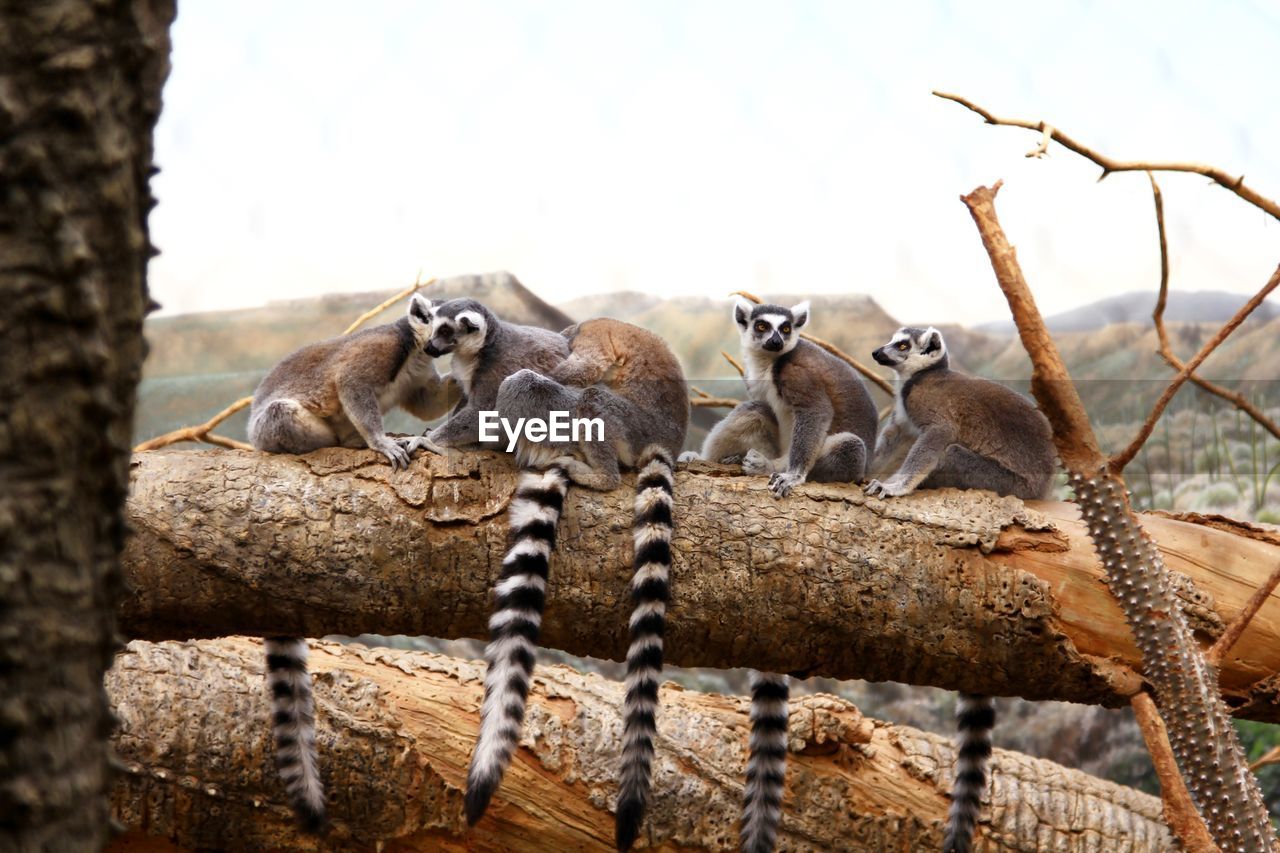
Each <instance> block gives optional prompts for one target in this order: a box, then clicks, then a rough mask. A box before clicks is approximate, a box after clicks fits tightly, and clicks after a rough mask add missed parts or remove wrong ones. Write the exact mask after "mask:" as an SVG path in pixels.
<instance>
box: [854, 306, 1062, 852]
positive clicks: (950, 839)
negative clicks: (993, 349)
mask: <svg viewBox="0 0 1280 853" xmlns="http://www.w3.org/2000/svg"><path fill="white" fill-rule="evenodd" d="M872 357H873V358H874V359H875V360H876V361H877V362H879V363H880V364H883V365H885V366H886V367H891V368H893V370H894V371H895V372H896V373H897V374H898V387H897V394H896V395H895V396H896V399H895V401H894V408H893V415H892V416H891V417H890V419H889V421H888V423H887V424H886V425H885V428H884V432H883V433H882V434H881V436H880V453H881V454H882V456H884V457H887V458H892V457H893V456H894V455H895V452H896V450H897V449H898V447H900V446H901V445H904V444H905V443H907V442H910V443H911V445H910V450H909V451H908V452H907V455H906V459H905V460H904V461H903V462H902V464H901V466H900V467H899V468H898V470H897V471H896V472H895V473H894V474H893V475H892V476H890V477H889V478H888V479H886V480H884V481H883V482H882V481H880V480H872V481H871V482H870V483H868V484H867V487H866V491H867V494H868V495H873V496H880V497H892V496H898V495H908V494H911V492H913V491H915V489H917V488H924V489H932V488H945V487H951V488H957V489H987V490H990V491H993V492H996V493H997V494H1000V495H1014V496H1017V497H1019V498H1022V499H1024V500H1032V499H1037V498H1045V497H1047V496H1048V493H1049V490H1050V488H1051V486H1052V483H1053V473H1054V469H1055V467H1056V461H1055V459H1056V455H1055V452H1054V447H1053V432H1052V430H1051V428H1050V427H1049V421H1048V420H1047V419H1046V418H1045V416H1044V414H1043V413H1041V412H1040V410H1039V409H1037V408H1036V407H1035V405H1034V404H1033V403H1032V402H1031V401H1030V400H1028V399H1027V398H1026V397H1024V396H1022V395H1021V394H1019V393H1017V392H1016V391H1012V390H1010V389H1009V388H1006V387H1005V386H1003V385H1000V384H999V383H996V382H992V381H990V380H988V379H981V378H979V377H976V376H967V375H965V374H963V373H958V372H956V371H954V370H951V369H950V367H949V366H948V361H949V360H948V358H947V345H946V342H945V341H943V339H942V333H941V332H939V331H938V330H937V329H934V328H932V327H930V328H927V329H919V328H913V327H904V328H901V329H899V330H898V331H897V332H895V333H894V335H893V337H892V338H891V339H890V340H889V343H887V344H885V345H884V346H882V347H880V348H879V349H877V350H875V351H874V352H873V353H872ZM956 723H957V727H958V729H959V736H958V744H957V750H956V772H955V781H954V784H953V787H952V792H951V810H950V814H949V815H948V817H947V829H946V837H945V842H944V845H943V849H944V850H945V851H946V853H968V851H969V850H970V849H972V846H973V834H974V830H975V829H976V826H977V820H978V814H979V812H980V810H981V807H982V792H983V790H984V789H985V788H986V765H987V760H988V759H989V758H990V757H991V730H992V728H993V727H994V726H995V706H994V705H993V704H992V701H991V699H990V697H987V696H981V695H978V694H974V693H961V694H960V699H959V702H958V703H957V705H956Z"/></svg>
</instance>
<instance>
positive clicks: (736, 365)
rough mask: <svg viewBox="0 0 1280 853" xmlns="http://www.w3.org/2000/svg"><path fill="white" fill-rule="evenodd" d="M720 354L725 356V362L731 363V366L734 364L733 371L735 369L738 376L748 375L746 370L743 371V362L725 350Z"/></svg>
mask: <svg viewBox="0 0 1280 853" xmlns="http://www.w3.org/2000/svg"><path fill="white" fill-rule="evenodd" d="M720 354H721V355H722V356H724V360H725V361H727V362H729V363H730V364H732V365H733V369H734V370H736V371H738V375H739V376H746V375H747V372H746V371H745V370H743V369H742V362H740V361H738V360H737V359H736V358H734V357H733V356H731V355H729V353H727V352H725V351H724V350H720Z"/></svg>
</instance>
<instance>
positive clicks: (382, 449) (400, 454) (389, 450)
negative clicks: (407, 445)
mask: <svg viewBox="0 0 1280 853" xmlns="http://www.w3.org/2000/svg"><path fill="white" fill-rule="evenodd" d="M373 449H374V450H376V451H378V452H379V453H381V454H382V455H383V456H385V457H387V459H388V460H389V461H390V462H391V467H392V469H393V470H396V471H400V470H402V469H404V468H408V467H409V451H407V450H405V449H404V447H402V446H401V445H400V442H399V441H398V440H396V439H393V438H388V437H387V436H385V435H384V436H383V437H382V441H380V442H378V446H377V447H375V448H373Z"/></svg>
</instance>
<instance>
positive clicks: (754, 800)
mask: <svg viewBox="0 0 1280 853" xmlns="http://www.w3.org/2000/svg"><path fill="white" fill-rule="evenodd" d="M790 695H791V685H790V682H789V681H788V679H787V676H785V675H772V674H765V673H759V672H757V673H753V674H752V676H751V749H750V752H749V754H748V757H747V787H746V796H745V797H744V799H743V803H742V831H741V840H742V853H771V851H772V850H773V846H774V844H775V843H776V842H777V840H778V824H779V822H780V821H781V820H782V785H783V781H784V780H785V778H786V771H787V699H788V698H789V697H790Z"/></svg>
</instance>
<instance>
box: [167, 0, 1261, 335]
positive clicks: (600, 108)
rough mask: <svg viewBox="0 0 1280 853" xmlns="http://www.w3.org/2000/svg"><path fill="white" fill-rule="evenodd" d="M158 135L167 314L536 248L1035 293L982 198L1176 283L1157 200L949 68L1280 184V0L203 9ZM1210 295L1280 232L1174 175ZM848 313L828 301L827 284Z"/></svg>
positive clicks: (590, 265)
mask: <svg viewBox="0 0 1280 853" xmlns="http://www.w3.org/2000/svg"><path fill="white" fill-rule="evenodd" d="M173 42H174V48H173V73H172V75H171V77H170V78H169V82H168V84H167V86H166V89H165V95H164V112H163V114H162V116H161V119H160V125H159V128H158V130H157V138H156V159H157V161H158V163H159V165H160V166H161V168H162V170H163V171H162V172H161V174H160V175H159V176H158V177H157V178H156V179H155V183H154V187H155V191H156V193H157V195H158V196H159V198H160V206H159V207H158V208H156V210H155V211H154V212H153V214H152V229H153V239H154V240H155V242H156V243H157V244H158V245H159V247H160V248H161V250H162V252H163V254H162V255H161V256H160V257H159V258H157V259H156V260H155V261H153V262H152V266H151V288H152V291H153V294H154V296H155V297H156V298H157V299H158V300H159V301H160V302H161V303H163V305H164V307H165V310H166V312H169V313H172V312H185V311H197V310H212V309H222V308H232V307H240V306H247V305H256V304H261V303H263V302H265V301H268V300H274V299H287V298H295V297H300V296H308V295H317V294H321V293H325V292H332V291H359V290H373V289H383V288H393V287H399V286H405V285H407V284H409V283H411V282H412V280H413V278H414V275H415V274H416V273H417V272H418V270H420V269H421V270H422V271H423V273H424V275H427V276H430V275H440V276H444V275H451V274H457V273H465V272H483V271H487V270H496V269H509V270H511V271H512V272H513V273H515V274H516V275H517V276H519V277H520V279H521V280H522V281H524V283H525V284H527V285H528V286H529V287H531V288H533V289H534V290H535V291H536V292H537V293H539V294H540V295H542V296H543V297H544V298H547V299H548V300H550V301H552V302H557V301H562V300H564V299H567V298H571V297H574V296H578V295H582V294H587V293H593V292H602V291H611V290H621V289H633V290H649V291H654V292H657V293H659V294H662V295H706V296H713V297H720V296H723V295H724V294H726V293H727V292H728V291H730V290H736V289H739V288H748V289H752V290H756V291H761V292H763V293H765V294H769V293H780V292H797V291H808V292H831V293H867V294H870V295H871V296H873V297H874V298H876V299H877V300H878V301H879V302H880V303H881V304H882V305H884V306H885V308H886V309H888V310H889V312H890V313H891V314H893V315H895V316H896V317H898V318H900V319H901V320H903V321H911V322H943V321H953V322H964V323H974V322H981V321H984V320H991V319H999V318H1001V317H1004V316H1006V315H1007V311H1006V310H1005V308H1004V306H1003V301H1002V298H1001V296H1000V293H999V291H998V289H997V288H996V286H995V284H994V281H993V278H992V275H991V271H990V267H989V265H988V263H987V260H986V257H985V255H984V254H983V252H982V249H981V245H980V243H979V241H978V238H977V234H976V232H975V230H974V227H973V224H972V221H971V220H970V219H969V217H968V215H967V213H966V212H965V209H964V207H963V206H962V205H961V204H960V202H959V201H958V196H959V195H960V194H961V193H963V192H966V191H968V190H970V189H972V188H973V187H974V186H976V185H978V184H979V183H990V182H992V181H994V180H995V179H997V178H1004V180H1005V188H1004V190H1003V191H1002V192H1001V194H1000V213H1001V218H1002V221H1003V223H1004V225H1005V228H1006V230H1007V231H1008V232H1009V234H1010V236H1011V238H1012V239H1013V241H1014V242H1015V244H1016V245H1017V247H1018V250H1019V257H1020V259H1021V261H1022V264H1023V267H1024V270H1025V272H1026V274H1027V277H1028V279H1029V281H1030V283H1031V285H1032V288H1033V289H1034V290H1035V292H1036V295H1037V298H1038V299H1039V301H1040V304H1041V307H1042V309H1044V310H1046V311H1049V312H1052V311H1058V310H1062V309H1066V308H1070V307H1074V306H1076V305H1079V304H1082V303H1084V302H1088V301H1091V300H1093V299H1096V298H1099V297H1101V296H1104V295H1107V294H1108V293H1112V292H1119V291H1125V290H1136V289H1150V290H1153V291H1154V288H1155V286H1156V283H1157V275H1158V256H1157V253H1156V242H1155V228H1154V221H1153V218H1152V213H1151V195H1150V189H1149V185H1148V183H1147V180H1146V178H1145V176H1143V175H1142V174H1140V173H1136V174H1120V175H1113V176H1112V177H1110V178H1108V179H1107V180H1106V181H1104V182H1102V183H1101V184H1099V183H1097V182H1096V180H1095V179H1096V177H1097V170H1096V169H1095V168H1094V167H1093V166H1092V165H1090V164H1087V163H1085V162H1084V161H1083V160H1081V159H1079V158H1077V157H1076V156H1075V155H1072V154H1070V153H1069V152H1067V151H1065V150H1063V149H1060V148H1056V147H1055V149H1054V151H1053V154H1052V156H1051V157H1049V158H1048V159H1043V160H1032V159H1027V158H1025V157H1024V156H1023V155H1024V154H1025V152H1027V151H1028V150H1029V149H1031V148H1033V147H1034V146H1035V144H1036V142H1037V138H1036V136H1035V135H1034V134H1032V133H1030V132H1028V131H1022V130H1018V129H1013V128H994V127H988V126H986V125H984V124H983V123H982V122H981V120H980V119H979V118H978V117H977V116H975V115H973V114H971V113H969V112H967V111H965V110H964V109H962V108H960V107H958V106H956V105H954V104H950V103H946V102H943V101H940V100H938V99H937V98H934V97H931V96H930V94H929V92H930V90H931V89H942V90H949V91H954V92H959V93H963V94H965V95H966V96H968V97H970V98H971V99H973V100H975V101H976V102H978V103H980V104H982V105H984V106H986V107H988V108H989V109H991V110H992V111H993V112H996V113H997V114H1002V115H1008V116H1015V117H1021V118H1027V119H1033V120H1038V119H1041V118H1043V119H1046V120H1048V121H1050V122H1051V123H1053V124H1055V125H1056V126H1058V127H1061V128H1062V129H1063V130H1064V131H1065V132H1067V133H1069V134H1071V135H1073V136H1074V137H1076V138H1077V139H1078V140H1080V141H1082V142H1085V143H1086V144H1090V145H1092V146H1094V147H1096V148H1098V149H1100V150H1102V151H1104V152H1107V153H1109V154H1111V155H1113V156H1116V157H1121V158H1134V159H1139V158H1149V159H1155V158H1164V159H1182V160H1201V161H1205V162H1209V163H1213V164H1215V165H1220V166H1221V167H1223V168H1225V169H1228V170H1230V171H1233V172H1243V173H1244V174H1245V175H1246V178H1247V180H1248V181H1249V182H1250V183H1251V184H1253V185H1254V186H1255V187H1257V188H1258V189H1259V190H1260V191H1261V192H1263V194H1264V195H1268V196H1270V197H1273V198H1274V197H1276V196H1280V110H1278V109H1276V106H1277V100H1276V94H1275V83H1276V75H1277V70H1276V69H1277V64H1276V59H1275V57H1276V45H1277V43H1280V6H1277V5H1276V4H1273V3H1269V2H1266V0H1256V2H1221V3H1219V2H1208V0H1206V1H1205V2H1198V3H1192V2H1176V0H1173V2H1153V3H1136V2H1126V3H1103V2H1097V3H1091V2H1062V3H1052V4H1050V3H1026V2H1010V3H980V4H979V3H946V2H927V3H926V2H922V3H874V4H873V3H853V2H832V3H818V2H795V3H785V4H784V3H782V2H772V3H750V2H741V0H735V1H734V2H714V3H712V2H687V0H686V1H685V2H645V3H631V4H626V5H624V4H621V3H614V2H596V1H595V0H593V2H580V3H579V2H573V3H571V2H562V0H555V2H544V3H520V2H510V3H496V2H407V0H406V1H405V2H390V0H387V2H374V0H371V2H366V3H362V4H353V3H349V2H315V1H314V0H309V2H300V0H299V2H284V0H273V2H269V3H262V2H242V0H234V1H233V0H185V2H182V3H181V4H180V8H179V14H178V20H177V23H176V25H175V27H174V30H173ZM1161 180H1162V184H1163V188H1164V190H1165V205H1166V212H1167V217H1168V224H1169V236H1170V243H1171V254H1172V260H1173V274H1174V279H1173V285H1174V287H1175V288H1182V289H1223V290H1232V291H1239V292H1241V293H1245V292H1251V291H1254V290H1256V289H1257V288H1259V287H1260V286H1261V285H1262V284H1263V283H1264V282H1265V281H1266V278H1267V276H1268V274H1269V273H1270V271H1271V270H1272V269H1274V267H1275V264H1276V263H1277V262H1280V223H1277V222H1275V221H1273V220H1269V219H1268V218H1267V217H1266V216H1265V215H1264V214H1263V213H1261V212H1259V211H1257V210H1256V209H1254V208H1252V207H1250V206H1248V205H1246V204H1245V203H1244V202H1242V201H1240V200H1239V199H1236V198H1235V197H1234V196H1232V195H1231V194H1229V193H1227V192H1225V191H1224V190H1222V189H1220V188H1218V187H1216V186H1213V185H1211V184H1209V183H1208V182H1207V181H1206V180H1204V179H1203V178H1200V177H1197V176H1187V175H1183V176H1175V175H1170V176H1166V177H1163V178H1162V179H1161ZM815 308H816V309H817V310H820V306H815Z"/></svg>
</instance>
